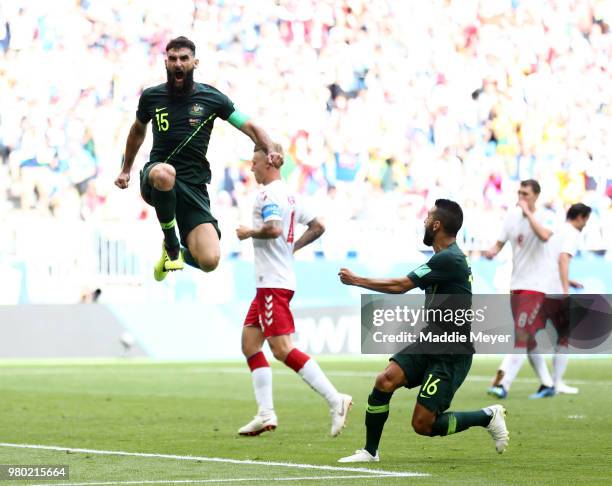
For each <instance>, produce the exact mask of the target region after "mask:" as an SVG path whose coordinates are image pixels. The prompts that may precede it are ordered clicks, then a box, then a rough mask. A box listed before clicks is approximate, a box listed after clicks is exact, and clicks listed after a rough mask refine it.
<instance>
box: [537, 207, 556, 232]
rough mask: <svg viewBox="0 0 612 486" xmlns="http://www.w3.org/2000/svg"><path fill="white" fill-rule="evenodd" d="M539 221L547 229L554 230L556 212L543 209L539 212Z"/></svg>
mask: <svg viewBox="0 0 612 486" xmlns="http://www.w3.org/2000/svg"><path fill="white" fill-rule="evenodd" d="M536 214H537V220H538V222H539V223H540V224H541V225H542V226H544V228H546V229H547V230H550V231H553V230H554V228H555V214H554V213H553V212H552V211H548V210H545V209H542V210H540V211H538V212H537V213H536Z"/></svg>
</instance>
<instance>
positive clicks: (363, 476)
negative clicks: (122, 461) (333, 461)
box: [32, 474, 405, 486]
mask: <svg viewBox="0 0 612 486" xmlns="http://www.w3.org/2000/svg"><path fill="white" fill-rule="evenodd" d="M403 477H405V476H389V475H388V474H385V475H374V474H359V475H354V476H302V477H290V478H233V479H227V478H225V479H161V480H140V481H103V482H90V483H59V484H58V483H57V482H55V483H47V484H34V485H32V486H106V485H121V484H126V485H127V484H201V483H238V482H241V483H244V482H248V481H253V482H255V481H261V482H264V481H265V482H268V481H326V480H328V479H330V480H334V479H378V478H398V479H399V478H403Z"/></svg>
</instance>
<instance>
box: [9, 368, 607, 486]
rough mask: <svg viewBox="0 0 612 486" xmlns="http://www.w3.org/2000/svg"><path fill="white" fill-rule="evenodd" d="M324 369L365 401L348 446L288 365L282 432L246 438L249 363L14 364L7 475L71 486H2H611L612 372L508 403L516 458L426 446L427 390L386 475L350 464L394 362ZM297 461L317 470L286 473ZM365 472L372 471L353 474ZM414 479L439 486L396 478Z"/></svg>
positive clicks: (282, 388) (400, 397) (384, 456)
mask: <svg viewBox="0 0 612 486" xmlns="http://www.w3.org/2000/svg"><path fill="white" fill-rule="evenodd" d="M498 361H499V358H497V357H496V358H490V359H478V360H476V361H475V362H474V365H473V367H472V371H471V372H470V376H469V377H468V381H466V383H464V385H463V386H462V387H461V389H460V390H459V392H458V393H457V395H456V396H455V400H454V402H453V407H452V409H453V410H473V409H477V408H481V407H483V406H485V405H489V404H491V403H495V402H494V401H493V400H492V399H491V398H490V397H487V396H486V395H485V389H486V387H487V385H488V383H489V378H490V376H492V374H493V372H494V370H495V368H496V366H497V364H498ZM319 362H320V363H321V366H322V368H323V369H324V370H325V371H326V372H328V374H329V377H330V378H331V380H332V381H333V382H334V384H335V385H336V386H337V387H338V389H339V390H340V391H343V392H346V393H350V394H351V395H353V398H354V402H355V405H354V407H353V410H352V412H351V414H350V416H349V423H348V426H347V428H346V429H345V431H344V433H343V434H342V435H341V436H340V437H338V438H336V439H332V438H330V437H329V415H328V411H327V407H326V404H325V402H324V401H323V399H322V398H320V397H319V396H318V395H316V394H315V393H314V392H313V391H312V390H310V388H308V387H307V386H306V385H305V384H304V383H303V382H302V380H301V379H300V378H299V377H298V376H296V375H295V374H294V373H293V372H291V371H289V370H288V369H286V368H285V367H283V366H279V365H277V364H274V365H273V369H274V399H275V407H276V411H277V414H278V417H279V428H278V429H277V430H276V432H273V433H265V434H263V435H261V436H259V437H239V436H238V435H237V434H236V431H237V429H238V428H239V427H240V426H242V425H244V424H245V423H246V422H247V421H248V420H250V419H251V418H252V416H253V415H254V413H255V404H254V399H253V391H252V388H251V381H250V376H249V373H248V369H247V368H246V365H245V364H244V363H236V362H225V363H149V362H138V361H130V360H124V361H99V362H96V361H87V362H66V361H59V362H36V361H31V362H10V361H5V362H2V363H0V442H1V443H2V445H1V446H0V464H32V465H34V464H39V465H43V464H44V465H49V464H66V465H69V466H70V479H69V480H68V481H49V480H45V479H42V478H41V479H37V480H34V481H19V482H18V483H17V482H10V481H0V485H3V484H86V483H87V484H270V483H272V481H273V480H275V481H274V484H277V482H276V481H278V482H279V483H282V482H288V483H289V484H292V485H293V484H295V485H301V484H323V483H324V482H325V483H326V484H333V485H351V486H361V485H382V484H390V485H395V484H397V485H399V484H420V485H424V486H425V485H440V484H462V485H474V484H486V485H489V484H500V485H513V484H554V485H555V486H558V485H562V484H589V485H592V484H610V481H611V478H612V459H611V458H612V414H611V413H610V411H611V410H612V371H611V370H612V359H593V360H577V359H576V360H573V361H571V362H570V365H569V370H568V374H567V381H568V382H569V383H570V384H576V385H578V386H579V387H580V394H579V395H577V396H573V397H571V396H558V397H554V398H551V399H544V400H534V401H531V400H527V396H528V395H529V394H530V393H532V392H533V391H534V390H535V389H536V387H537V384H536V381H535V379H534V378H533V374H532V371H531V369H530V368H529V366H528V365H526V366H525V367H524V369H523V371H522V373H521V375H520V377H519V379H518V380H517V382H516V383H515V384H514V386H513V388H512V391H511V394H510V397H509V398H508V399H506V400H505V401H504V405H505V406H506V408H507V409H508V417H507V422H508V427H509V429H510V447H509V448H508V450H507V451H506V453H505V454H503V455H498V454H497V453H495V450H494V446H493V441H492V440H491V438H490V437H489V435H488V434H487V432H486V431H485V430H484V429H481V428H473V429H470V430H468V431H466V432H463V433H460V434H456V435H453V436H450V437H436V438H427V437H420V436H418V435H416V434H415V433H414V432H413V431H412V429H411V426H410V416H411V413H412V408H413V405H414V400H415V393H416V391H415V390H399V391H398V392H397V393H396V394H395V396H394V398H393V401H392V402H391V415H390V417H389V420H388V421H387V425H386V427H385V432H384V434H383V440H382V443H381V450H380V454H381V462H379V463H370V464H363V465H360V464H357V465H350V464H349V465H344V464H338V463H337V462H336V460H337V459H338V458H339V457H342V456H345V455H348V454H350V453H352V452H353V451H354V450H355V449H357V448H361V447H362V446H363V442H364V425H363V420H364V410H365V404H366V399H367V395H368V394H369V392H370V390H371V388H372V384H373V380H374V377H375V375H376V373H377V372H378V371H379V370H381V369H383V368H384V366H385V364H386V359H385V358H384V357H380V359H359V358H350V359H349V358H346V359H320V360H319ZM11 444H12V445H11ZM16 444H22V445H44V446H58V447H59V448H60V449H59V450H55V449H35V448H18V447H16V446H15V445H16ZM67 448H71V449H87V450H88V451H77V450H66V449H67ZM100 451H123V452H127V453H149V454H150V455H116V454H108V453H107V454H101V453H100ZM187 456H189V457H187ZM211 458H220V459H224V460H222V461H218V460H215V459H211ZM288 462H289V463H297V464H303V465H306V466H303V467H296V466H292V465H280V464H278V463H288ZM321 466H323V467H321ZM343 466H352V467H349V468H348V469H342V467H343ZM357 468H363V469H367V470H368V471H357V470H353V469H357ZM374 470H382V471H383V472H382V473H377V472H376V471H374ZM407 472H413V473H424V474H427V475H428V476H413V477H409V476H405V475H395V476H394V475H392V474H391V473H407Z"/></svg>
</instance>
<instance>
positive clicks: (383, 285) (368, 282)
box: [338, 268, 416, 294]
mask: <svg viewBox="0 0 612 486" xmlns="http://www.w3.org/2000/svg"><path fill="white" fill-rule="evenodd" d="M338 276H339V277H340V281H341V282H342V283H343V284H345V285H355V286H357V287H363V288H364V289H368V290H374V291H376V292H382V293H383V294H403V293H406V292H408V291H409V290H412V289H414V288H416V285H415V284H414V282H413V281H412V280H410V279H409V278H408V277H399V278H365V277H360V276H358V275H355V274H354V273H353V272H351V271H350V270H349V269H348V268H341V269H340V271H339V272H338Z"/></svg>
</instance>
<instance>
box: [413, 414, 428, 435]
mask: <svg viewBox="0 0 612 486" xmlns="http://www.w3.org/2000/svg"><path fill="white" fill-rule="evenodd" d="M431 425H432V424H431V423H430V422H429V421H427V420H425V419H423V418H422V417H412V428H413V429H414V431H415V432H416V433H417V434H419V435H426V436H431Z"/></svg>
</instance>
